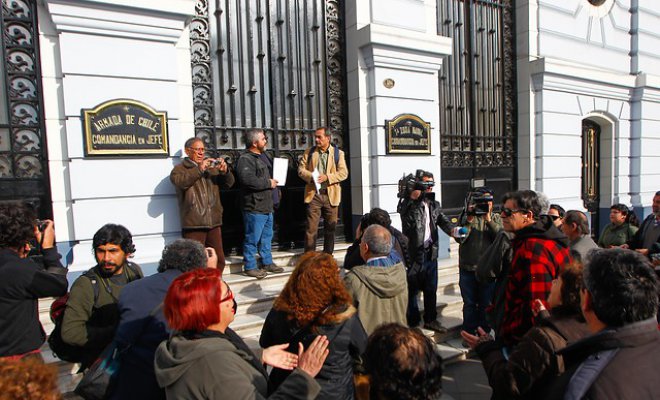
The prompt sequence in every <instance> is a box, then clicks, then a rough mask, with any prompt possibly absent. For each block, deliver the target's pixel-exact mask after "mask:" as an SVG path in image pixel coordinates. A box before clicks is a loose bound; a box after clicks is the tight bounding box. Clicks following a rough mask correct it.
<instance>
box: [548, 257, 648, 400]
mask: <svg viewBox="0 0 660 400" xmlns="http://www.w3.org/2000/svg"><path fill="white" fill-rule="evenodd" d="M584 286H585V289H583V290H582V293H581V296H580V297H581V306H582V314H583V315H584V318H585V319H586V321H587V325H588V326H589V329H590V330H591V332H593V333H594V334H593V335H592V336H590V337H587V338H585V339H583V340H581V341H579V342H576V343H575V344H573V345H571V346H568V347H566V348H565V349H563V350H560V351H559V354H561V355H563V357H564V360H565V362H566V365H567V371H566V373H565V374H564V375H562V376H560V377H559V378H557V381H556V382H555V384H554V385H552V389H553V390H551V391H550V392H549V393H547V395H546V398H548V399H557V398H564V399H571V400H572V399H582V398H586V399H594V400H598V399H656V398H658V382H657V377H658V371H660V331H658V325H657V322H656V319H655V315H656V312H657V310H658V281H657V278H656V276H655V272H654V271H653V268H652V267H651V265H650V264H649V261H648V260H647V259H646V258H645V257H644V256H642V255H641V254H637V253H635V252H632V251H629V250H624V249H616V248H615V249H607V250H599V251H596V252H594V253H593V254H592V255H591V259H590V261H589V263H588V264H587V265H586V267H585V271H584ZM631 368H632V369H631Z"/></svg>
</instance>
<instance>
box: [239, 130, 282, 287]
mask: <svg viewBox="0 0 660 400" xmlns="http://www.w3.org/2000/svg"><path fill="white" fill-rule="evenodd" d="M267 143H268V139H267V138H266V135H265V134H264V131H263V130H262V129H256V128H254V129H250V130H249V131H247V133H246V134H245V147H246V148H247V151H246V152H244V153H243V154H241V156H240V157H239V158H238V162H237V163H236V174H237V175H238V182H239V183H240V184H241V197H240V199H241V208H242V211H243V225H244V227H245V241H244V242H243V262H244V263H245V275H247V276H251V277H253V278H257V279H263V278H265V277H266V275H267V272H282V271H284V268H282V267H279V266H277V265H275V264H273V257H272V255H271V242H272V240H273V206H274V205H275V204H277V203H279V190H278V189H277V183H278V182H277V180H275V179H273V178H272V177H273V164H272V161H271V159H270V158H269V157H268V156H267V154H266V152H265V151H266V145H267ZM257 247H258V250H259V255H260V256H261V261H262V264H263V265H262V267H261V268H257V260H256V253H257Z"/></svg>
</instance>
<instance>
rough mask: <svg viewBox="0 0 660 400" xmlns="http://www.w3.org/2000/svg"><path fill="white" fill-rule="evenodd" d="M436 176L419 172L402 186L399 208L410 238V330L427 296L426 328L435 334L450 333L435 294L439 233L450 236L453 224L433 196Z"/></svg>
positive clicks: (418, 319) (425, 302) (425, 309)
mask: <svg viewBox="0 0 660 400" xmlns="http://www.w3.org/2000/svg"><path fill="white" fill-rule="evenodd" d="M434 185H435V182H434V181H433V174H432V173H430V172H428V171H423V170H417V172H416V174H415V176H414V177H413V176H412V175H408V177H404V178H402V179H401V181H400V182H399V197H400V200H399V205H398V207H397V211H398V212H399V214H400V215H401V224H402V231H403V234H404V235H406V236H407V237H408V253H409V260H410V265H408V271H407V272H408V273H407V275H408V311H407V312H406V319H407V320H408V325H409V326H410V327H416V326H417V325H419V323H420V319H421V318H420V314H419V307H418V305H417V294H418V293H419V292H420V291H422V293H423V294H424V328H426V329H430V330H433V331H436V332H440V333H443V332H446V331H447V330H446V329H445V328H444V327H443V326H442V325H441V324H440V322H439V321H438V320H437V317H438V312H437V309H436V291H437V289H438V229H437V227H440V229H442V230H443V231H444V232H445V233H447V234H448V235H451V231H452V228H453V226H452V224H451V222H449V219H448V218H447V217H446V216H445V215H444V214H443V213H442V212H441V211H440V203H438V202H437V201H436V200H435V194H434V193H433V186H434Z"/></svg>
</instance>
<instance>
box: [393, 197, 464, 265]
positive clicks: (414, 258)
mask: <svg viewBox="0 0 660 400" xmlns="http://www.w3.org/2000/svg"><path fill="white" fill-rule="evenodd" d="M423 202H427V203H428V205H429V213H430V214H431V221H430V222H429V221H427V220H426V213H425V212H424V204H423ZM397 211H398V212H399V214H401V227H402V229H401V230H402V232H403V234H404V235H406V236H407V237H408V252H409V259H410V263H411V264H417V265H421V264H422V262H423V257H424V229H425V224H430V226H431V228H432V229H431V240H432V241H433V245H432V259H436V258H438V231H437V229H435V227H436V226H438V227H440V229H442V230H443V231H444V232H445V233H446V234H447V235H451V230H452V228H453V224H452V223H451V222H450V221H449V218H447V217H446V216H445V214H443V213H442V211H441V210H440V203H438V202H437V201H435V199H434V197H433V196H430V197H428V194H426V195H425V196H420V198H419V199H417V200H411V199H402V201H401V202H400V203H399V206H398V207H397ZM408 268H411V265H408Z"/></svg>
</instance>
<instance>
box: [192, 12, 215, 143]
mask: <svg viewBox="0 0 660 400" xmlns="http://www.w3.org/2000/svg"><path fill="white" fill-rule="evenodd" d="M210 43H211V37H210V32H209V0H197V1H196V2H195V15H194V16H193V18H192V20H191V22H190V62H191V70H192V91H193V112H194V124H195V136H197V137H199V138H201V139H202V140H203V141H204V145H205V146H206V148H207V149H209V152H210V153H212V154H214V155H215V154H216V148H217V143H216V140H215V139H216V138H215V105H214V98H213V74H212V73H211V45H210Z"/></svg>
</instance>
